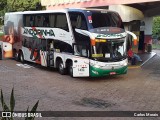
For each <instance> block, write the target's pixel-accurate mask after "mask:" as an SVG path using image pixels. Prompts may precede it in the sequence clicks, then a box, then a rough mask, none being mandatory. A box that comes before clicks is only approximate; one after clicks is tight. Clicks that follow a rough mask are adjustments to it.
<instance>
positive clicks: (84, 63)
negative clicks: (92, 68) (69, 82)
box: [73, 44, 89, 77]
mask: <svg viewBox="0 0 160 120" xmlns="http://www.w3.org/2000/svg"><path fill="white" fill-rule="evenodd" d="M73 46H74V55H75V56H76V57H74V58H73V77H88V76H89V58H88V49H87V46H86V45H78V44H74V45H73Z"/></svg>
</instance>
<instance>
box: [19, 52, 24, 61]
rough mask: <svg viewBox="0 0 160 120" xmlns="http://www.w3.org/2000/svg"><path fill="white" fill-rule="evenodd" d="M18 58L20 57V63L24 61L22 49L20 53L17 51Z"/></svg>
mask: <svg viewBox="0 0 160 120" xmlns="http://www.w3.org/2000/svg"><path fill="white" fill-rule="evenodd" d="M19 59H20V62H21V63H24V56H23V52H22V51H20V53H19Z"/></svg>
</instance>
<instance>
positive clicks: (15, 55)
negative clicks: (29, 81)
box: [13, 50, 19, 61]
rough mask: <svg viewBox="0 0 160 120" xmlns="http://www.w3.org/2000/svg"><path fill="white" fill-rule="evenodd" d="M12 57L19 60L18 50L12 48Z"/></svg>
mask: <svg viewBox="0 0 160 120" xmlns="http://www.w3.org/2000/svg"><path fill="white" fill-rule="evenodd" d="M13 57H14V59H15V60H16V61H19V55H18V52H17V51H16V50H13Z"/></svg>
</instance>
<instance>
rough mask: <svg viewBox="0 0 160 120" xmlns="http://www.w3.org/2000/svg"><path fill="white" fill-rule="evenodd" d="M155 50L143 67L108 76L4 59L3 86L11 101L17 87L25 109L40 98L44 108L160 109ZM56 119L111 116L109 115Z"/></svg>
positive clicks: (19, 102) (18, 102)
mask: <svg viewBox="0 0 160 120" xmlns="http://www.w3.org/2000/svg"><path fill="white" fill-rule="evenodd" d="M155 52H157V53H158V54H157V55H156V56H154V57H153V58H152V59H151V60H150V61H148V62H147V63H146V64H145V65H143V66H142V68H133V69H129V71H128V74H127V75H121V76H110V77H105V78H71V77H69V76H67V75H65V76H62V75H59V74H58V73H57V72H56V71H52V70H48V69H45V68H43V67H39V66H35V67H31V68H23V67H21V66H17V65H16V64H20V63H18V62H16V61H14V60H1V61H0V88H1V89H2V90H3V92H4V98H5V100H6V101H7V103H9V99H10V92H11V89H12V87H14V89H15V99H16V107H15V110H22V111H25V110H26V109H27V107H28V106H30V108H31V107H32V106H33V105H34V104H35V103H36V101H37V100H39V106H38V110H40V111H106V110H108V111H136V110H138V111H159V110H160V108H159V106H160V87H159V86H160V62H159V61H160V56H159V55H160V54H159V53H160V52H159V51H155ZM1 109H2V108H1V107H0V110H1ZM39 119H40V118H38V119H37V120H39ZM46 119H51V118H45V120H46ZM52 119H53V118H52ZM54 119H55V120H59V119H60V120H63V119H65V120H70V119H71V120H77V119H78V120H79V119H80V120H84V119H87V120H97V119H98V120H99V119H100V120H101V119H102V120H108V119H109V118H54ZM110 119H111V120H112V119H115V118H110ZM116 119H122V120H123V119H129V118H116ZM130 119H133V120H134V119H135V118H130ZM137 119H144V120H150V119H151V118H137ZM153 119H155V120H157V118H153ZM40 120H44V118H42V119H40Z"/></svg>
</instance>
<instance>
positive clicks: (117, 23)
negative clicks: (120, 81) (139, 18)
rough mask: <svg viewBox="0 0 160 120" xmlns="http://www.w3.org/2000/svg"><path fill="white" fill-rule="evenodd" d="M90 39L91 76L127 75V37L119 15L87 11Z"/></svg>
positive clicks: (109, 12) (100, 11)
mask: <svg viewBox="0 0 160 120" xmlns="http://www.w3.org/2000/svg"><path fill="white" fill-rule="evenodd" d="M85 15H86V19H87V21H88V22H87V24H88V27H89V28H88V29H89V30H88V32H85V31H82V32H83V33H86V34H88V35H89V37H90V47H91V48H90V70H89V71H90V76H91V77H99V76H107V75H118V74H126V73H127V64H128V60H127V50H126V42H127V39H126V36H127V33H126V32H125V30H124V26H123V23H122V20H121V18H120V16H119V15H118V13H116V12H112V11H106V10H86V11H85Z"/></svg>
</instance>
